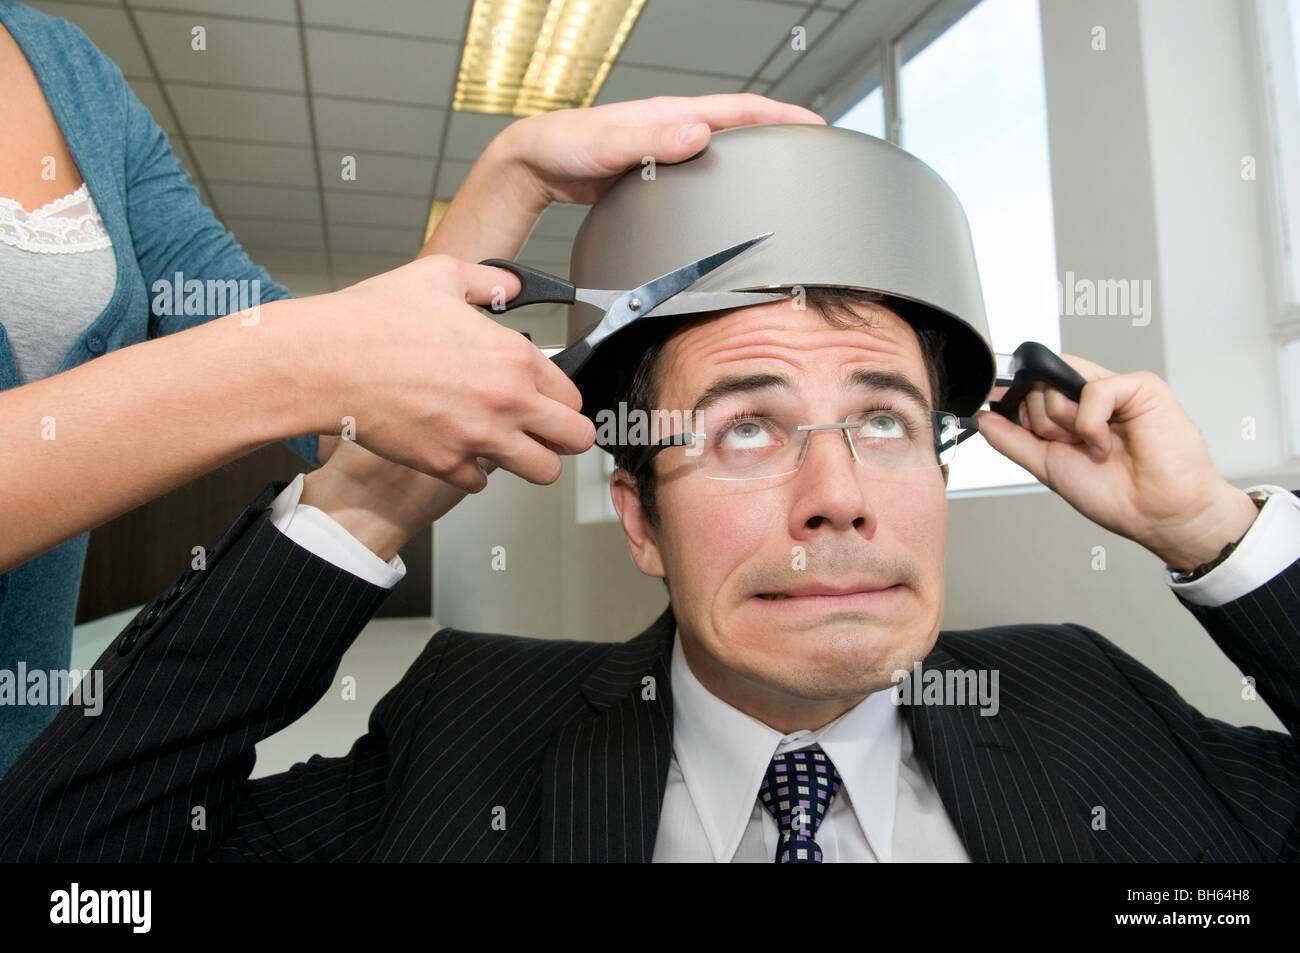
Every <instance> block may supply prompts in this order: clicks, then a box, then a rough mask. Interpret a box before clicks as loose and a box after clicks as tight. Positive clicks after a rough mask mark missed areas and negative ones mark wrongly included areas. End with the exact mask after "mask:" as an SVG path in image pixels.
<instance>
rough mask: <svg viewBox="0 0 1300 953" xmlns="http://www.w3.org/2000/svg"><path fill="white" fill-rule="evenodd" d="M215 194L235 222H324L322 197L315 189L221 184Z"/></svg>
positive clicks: (216, 188) (214, 189)
mask: <svg viewBox="0 0 1300 953" xmlns="http://www.w3.org/2000/svg"><path fill="white" fill-rule="evenodd" d="M212 194H213V195H214V196H215V197H216V200H217V203H218V204H219V205H220V206H221V213H222V214H223V215H229V216H231V217H232V218H243V217H246V216H252V217H254V218H265V217H269V216H274V217H276V218H283V219H285V220H287V221H296V222H317V223H319V222H320V196H319V194H318V193H317V191H316V190H315V189H314V188H313V189H303V188H285V187H284V186H277V185H236V184H232V183H229V182H218V183H215V184H214V185H213V186H212Z"/></svg>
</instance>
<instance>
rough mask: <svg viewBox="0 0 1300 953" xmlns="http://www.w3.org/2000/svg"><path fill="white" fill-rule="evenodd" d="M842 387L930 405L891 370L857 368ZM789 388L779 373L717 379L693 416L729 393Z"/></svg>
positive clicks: (924, 407) (918, 389)
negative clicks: (860, 389) (899, 396)
mask: <svg viewBox="0 0 1300 953" xmlns="http://www.w3.org/2000/svg"><path fill="white" fill-rule="evenodd" d="M844 386H845V387H866V388H869V389H870V390H888V391H894V392H895V393H898V394H901V395H903V396H904V397H906V398H907V399H908V400H910V401H912V402H913V403H914V404H916V405H917V407H919V408H920V409H921V410H929V409H930V402H929V401H928V400H927V399H926V397H925V393H924V392H923V391H922V390H921V388H919V387H917V386H916V384H914V383H912V381H911V380H910V379H908V378H907V377H905V376H904V375H902V374H899V373H896V372H894V371H873V370H868V369H867V368H864V367H863V368H858V369H857V370H855V371H853V372H852V373H851V374H849V376H848V377H847V378H846V379H845V381H844ZM792 388H793V385H792V384H791V382H790V379H789V378H788V377H785V376H783V375H781V374H738V375H733V376H731V377H720V378H718V379H717V380H716V381H714V382H713V383H712V384H710V385H709V389H708V390H706V391H705V392H704V394H703V395H702V396H701V397H700V399H699V400H697V401H696V402H695V411H694V412H695V413H696V414H700V413H703V412H704V411H705V410H706V409H707V408H708V407H709V406H710V405H712V404H716V403H717V402H718V401H720V400H721V399H722V398H724V397H727V396H730V395H731V394H742V393H750V392H752V391H760V390H776V389H785V390H790V389H792Z"/></svg>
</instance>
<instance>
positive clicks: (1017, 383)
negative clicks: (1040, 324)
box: [989, 341, 1087, 424]
mask: <svg viewBox="0 0 1300 953" xmlns="http://www.w3.org/2000/svg"><path fill="white" fill-rule="evenodd" d="M1009 370H1010V371H1011V373H1012V375H1013V376H1012V378H1011V381H1010V384H1009V385H1008V389H1007V392H1006V393H1005V394H1003V395H1002V398H1001V399H1000V400H997V401H993V402H991V403H990V404H989V409H990V410H994V411H997V412H998V413H999V414H1001V415H1002V416H1003V417H1005V418H1007V420H1009V421H1011V422H1012V423H1013V424H1019V423H1020V402H1021V401H1022V400H1024V399H1025V395H1026V394H1028V393H1029V392H1030V391H1031V390H1032V389H1033V387H1034V384H1035V383H1037V382H1038V381H1042V382H1043V383H1044V384H1047V385H1048V386H1049V387H1054V388H1055V389H1056V390H1059V391H1060V392H1061V393H1062V394H1064V395H1065V396H1066V397H1068V398H1070V400H1073V401H1078V399H1079V398H1080V396H1082V394H1083V385H1084V384H1086V383H1087V381H1086V380H1084V378H1083V376H1082V375H1081V374H1080V373H1079V372H1078V371H1076V370H1075V369H1074V368H1073V367H1071V366H1070V365H1069V364H1067V363H1065V361H1063V360H1061V358H1060V357H1058V356H1057V355H1056V354H1054V353H1052V349H1051V348H1049V347H1047V346H1046V345H1045V344H1039V343H1038V342H1037V341H1026V342H1025V343H1024V344H1022V345H1020V347H1018V348H1016V350H1015V353H1014V354H1012V356H1011V366H1010V368H1009ZM998 383H999V384H1002V383H1005V381H1004V380H999V381H998Z"/></svg>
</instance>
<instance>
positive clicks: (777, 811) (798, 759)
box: [758, 745, 840, 864]
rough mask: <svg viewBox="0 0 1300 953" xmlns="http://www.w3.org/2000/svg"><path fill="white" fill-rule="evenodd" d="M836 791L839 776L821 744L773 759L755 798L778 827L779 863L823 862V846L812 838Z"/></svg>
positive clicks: (837, 791) (815, 834) (789, 752)
mask: <svg viewBox="0 0 1300 953" xmlns="http://www.w3.org/2000/svg"><path fill="white" fill-rule="evenodd" d="M839 790H840V776H839V774H838V773H837V772H836V770H835V765H834V764H832V763H831V759H830V758H828V757H826V752H824V751H822V749H821V745H813V746H812V747H811V748H801V749H800V750H798V751H788V752H786V753H785V754H778V755H776V756H774V757H773V758H772V763H771V764H769V765H768V766H767V775H766V776H765V777H764V778H763V785H762V787H760V788H759V789H758V797H759V799H760V800H761V801H762V802H763V805H764V807H766V808H767V810H768V812H769V813H770V814H771V815H772V816H773V817H775V818H776V823H777V826H778V827H780V829H781V840H780V841H779V842H778V843H777V845H776V862H777V863H778V864H820V863H821V862H822V849H821V848H820V847H818V846H817V842H816V841H815V840H813V838H814V837H816V836H817V828H818V827H819V826H820V825H821V822H822V818H823V817H825V816H826V812H827V811H828V810H830V806H831V798H833V797H834V796H835V795H836V794H838V793H839Z"/></svg>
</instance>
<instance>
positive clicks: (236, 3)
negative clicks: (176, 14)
mask: <svg viewBox="0 0 1300 953" xmlns="http://www.w3.org/2000/svg"><path fill="white" fill-rule="evenodd" d="M129 2H130V4H131V6H133V7H166V8H167V9H169V10H184V11H186V12H189V13H217V14H222V15H224V16H227V17H241V16H242V17H255V18H258V19H263V20H282V21H284V22H287V23H295V22H297V19H298V16H297V14H296V13H295V12H294V7H293V0H129Z"/></svg>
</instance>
